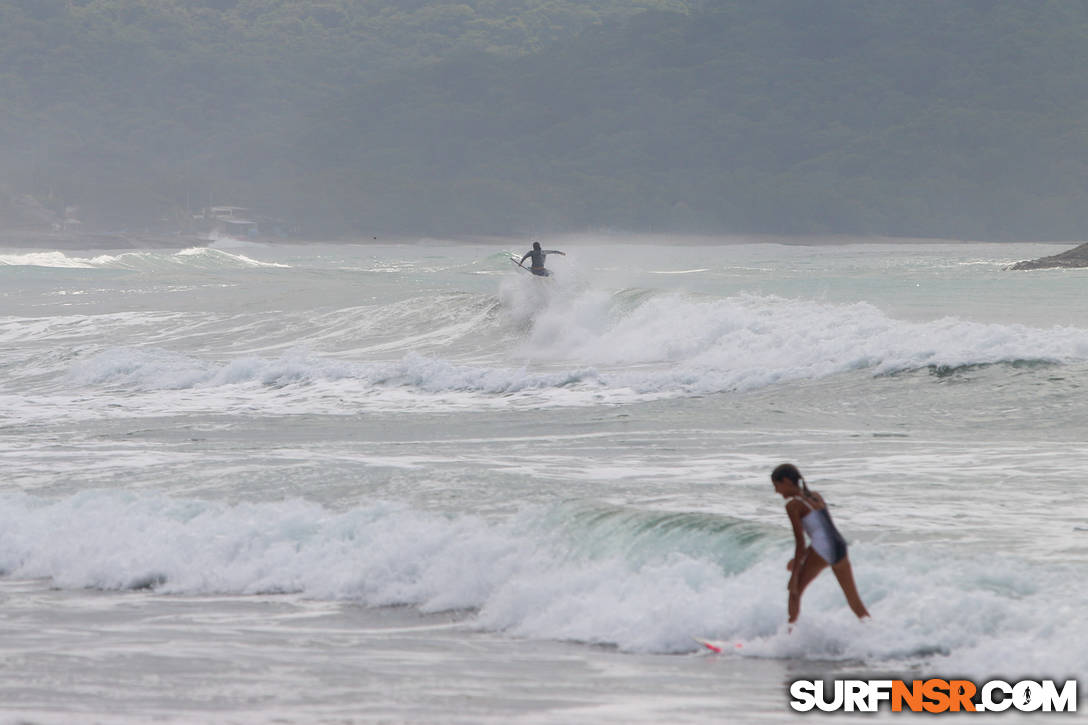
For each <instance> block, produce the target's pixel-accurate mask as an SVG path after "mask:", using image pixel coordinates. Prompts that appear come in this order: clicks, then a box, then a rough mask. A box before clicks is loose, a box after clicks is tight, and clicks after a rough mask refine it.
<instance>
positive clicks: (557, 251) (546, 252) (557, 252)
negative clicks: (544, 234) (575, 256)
mask: <svg viewBox="0 0 1088 725" xmlns="http://www.w3.org/2000/svg"><path fill="white" fill-rule="evenodd" d="M544 254H561V255H563V256H564V257H565V256H567V255H566V252H560V251H559V250H558V249H545V250H544Z"/></svg>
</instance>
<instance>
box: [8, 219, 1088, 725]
mask: <svg viewBox="0 0 1088 725" xmlns="http://www.w3.org/2000/svg"><path fill="white" fill-rule="evenodd" d="M666 242H670V243H666ZM515 245H516V246H515ZM545 246H546V247H551V248H559V249H562V250H564V251H565V252H566V254H567V256H566V257H558V256H551V257H549V259H548V264H549V267H551V268H552V269H553V270H554V272H555V274H554V276H553V277H551V278H549V279H538V278H534V277H532V276H530V275H528V274H526V273H524V272H522V271H521V270H518V269H517V268H516V267H514V266H513V265H512V264H511V263H510V262H509V260H508V258H509V255H510V253H517V254H519V255H520V254H521V253H522V252H523V251H524V250H523V249H522V248H521V244H520V242H513V241H511V242H509V243H506V244H503V243H502V242H496V243H489V244H482V243H481V244H468V243H450V242H444V241H441V240H421V241H420V242H418V243H404V244H389V245H377V244H366V245H362V244H359V245H352V244H343V245H261V244H249V243H242V242H233V241H231V240H221V241H220V242H218V243H215V244H213V245H212V246H210V247H207V248H194V249H186V250H181V251H178V250H153V251H126V252H118V251H108V250H103V251H88V252H73V251H65V252H60V251H49V250H27V249H22V250H19V249H14V250H10V249H9V250H4V251H0V461H2V462H3V471H4V475H3V476H2V477H0V722H9V721H10V722H34V723H68V722H103V723H114V722H118V723H142V722H149V721H155V722H179V723H180V722H186V723H188V722H194V723H196V722H231V723H264V722H285V723H310V722H336V723H344V722H358V723H368V722H420V723H438V722H440V723H477V722H480V723H500V722H515V721H516V722H527V723H545V724H557V723H578V722H592V723H602V722H615V723H628V722H647V723H649V722H655V723H656V722H675V723H694V722H706V721H708V720H709V721H711V722H715V721H733V722H786V721H793V720H794V719H795V718H796V717H797V716H796V715H795V714H793V713H792V712H791V711H790V709H789V707H788V704H787V703H788V696H787V688H788V684H789V682H790V681H792V680H794V679H797V678H801V677H812V676H819V677H827V678H834V677H847V676H851V677H878V676H887V675H897V676H902V677H904V678H911V679H913V678H922V679H925V678H928V677H950V676H955V677H969V678H971V679H974V680H976V681H983V680H987V679H991V678H994V677H1000V678H1003V679H1007V680H1016V679H1026V678H1030V679H1044V678H1053V679H1059V680H1067V679H1074V678H1077V679H1079V681H1080V692H1081V696H1082V698H1083V696H1084V692H1085V691H1086V690H1088V681H1086V679H1085V673H1086V672H1088V614H1086V610H1085V603H1086V602H1088V579H1086V577H1085V572H1086V571H1088V500H1086V497H1085V495H1084V492H1083V484H1084V475H1085V471H1086V470H1088V445H1086V444H1085V440H1088V395H1086V393H1088V294H1085V290H1086V285H1088V270H1085V271H1079V270H1052V271H1033V272H1015V273H1014V272H1009V271H1005V270H1004V269H1003V268H1004V267H1005V266H1006V265H1008V264H1010V263H1012V262H1015V261H1018V260H1020V259H1028V258H1033V257H1037V256H1043V255H1047V254H1053V253H1055V252H1056V251H1058V250H1059V248H1056V247H1055V246H1053V245H1041V244H1000V245H998V244H983V243H954V244H953V243H917V244H907V243H873V244H852V245H838V246H836V245H827V244H816V245H803V244H773V243H752V244H743V243H732V244H720V245H714V244H691V243H685V240H683V239H676V240H664V239H659V240H657V241H656V243H640V244H630V243H624V240H623V239H622V238H620V237H616V238H612V239H611V240H601V239H595V238H590V237H581V238H579V237H568V238H565V239H558V240H547V241H546V242H545ZM782 461H792V462H795V463H796V464H797V465H798V466H799V467H800V468H801V470H802V471H803V472H804V473H805V476H806V478H807V479H808V481H809V482H810V484H811V485H812V487H813V488H815V489H817V490H819V491H820V492H821V493H822V494H823V495H824V497H825V498H826V499H827V500H828V501H829V502H830V504H831V506H832V511H833V513H834V516H835V519H836V522H837V524H838V526H839V528H840V529H841V530H842V531H843V533H844V535H845V536H846V538H847V539H848V541H849V542H850V556H851V560H852V562H853V567H854V573H855V577H856V579H857V583H858V588H859V590H860V592H861V595H862V598H863V599H864V600H865V602H866V604H867V606H868V608H869V610H870V612H871V613H872V615H873V617H872V620H871V621H868V622H865V623H860V622H858V621H857V620H856V619H855V618H854V617H853V615H852V614H851V613H850V611H849V609H848V608H847V607H846V604H845V601H844V599H843V596H842V594H841V592H840V590H839V588H838V586H837V584H836V582H835V580H834V577H833V576H831V575H830V573H825V574H823V575H821V576H820V577H819V578H818V579H817V580H816V582H815V583H814V584H813V585H812V586H811V587H810V589H809V590H808V592H806V594H805V597H804V601H803V607H802V615H801V620H800V622H799V624H798V626H797V627H796V628H794V629H793V630H792V631H790V630H789V628H788V627H787V626H786V622H785V620H786V611H785V609H786V581H787V575H788V573H787V571H786V569H785V563H786V561H787V560H788V559H789V558H790V556H791V555H792V535H791V532H790V528H789V523H788V520H787V518H786V516H785V514H784V511H783V506H782V501H781V499H780V498H778V497H776V496H775V495H774V493H773V491H772V489H771V486H770V483H769V480H768V473H769V472H770V470H771V468H773V467H774V466H775V465H776V464H778V463H780V462H782ZM693 636H701V637H709V638H714V639H724V640H728V641H731V642H735V643H737V644H739V645H741V646H740V647H736V648H734V649H733V650H732V651H730V652H729V653H727V654H724V655H721V656H714V655H710V654H704V653H703V652H699V651H698V650H697V646H696V645H695V643H694V642H693V640H692V637H693ZM1084 707H1085V704H1084V701H1083V699H1082V701H1081V709H1082V711H1083V709H1084ZM857 717H858V716H857V715H854V716H846V715H843V716H842V720H843V721H851V720H856V718H857ZM883 717H886V718H888V719H897V718H903V717H907V718H908V719H910V718H909V716H906V715H892V714H890V713H884V716H883ZM1017 717H1020V716H1016V715H1005V716H1003V717H1002V718H998V720H999V721H1001V722H1006V723H1008V722H1014V721H1018V720H1016V718H1017ZM878 719H880V718H878ZM984 720H985V718H984V717H983V718H981V719H980V718H978V717H976V718H975V720H974V722H980V721H984Z"/></svg>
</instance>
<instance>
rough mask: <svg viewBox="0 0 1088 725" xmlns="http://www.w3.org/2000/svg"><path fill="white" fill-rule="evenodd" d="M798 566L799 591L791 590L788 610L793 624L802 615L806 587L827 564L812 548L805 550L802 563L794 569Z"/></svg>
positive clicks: (795, 564)
mask: <svg viewBox="0 0 1088 725" xmlns="http://www.w3.org/2000/svg"><path fill="white" fill-rule="evenodd" d="M797 566H800V567H801V573H800V574H798V575H797V589H796V590H790V599H789V606H788V608H787V609H788V611H789V615H790V623H791V624H792V623H793V622H796V621H797V615H799V614H800V613H801V595H802V594H804V593H805V587H807V586H808V585H809V584H811V583H812V580H813V579H815V578H816V575H817V574H819V573H820V572H821V571H823V570H824V567H825V566H827V562H826V561H824V558H823V557H822V556H820V555H819V554H817V553H816V552H815V551H813V550H812V547H811V546H810V547H808V549H806V550H805V555H804V557H802V560H801V563H800V564H797V563H794V567H795V568H796V567H797Z"/></svg>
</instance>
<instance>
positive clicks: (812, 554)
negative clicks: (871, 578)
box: [771, 463, 869, 623]
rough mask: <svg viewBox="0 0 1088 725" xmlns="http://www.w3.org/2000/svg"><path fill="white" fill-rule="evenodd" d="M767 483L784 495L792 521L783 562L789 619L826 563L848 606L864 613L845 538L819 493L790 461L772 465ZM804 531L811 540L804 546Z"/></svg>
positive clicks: (799, 608)
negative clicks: (788, 554) (789, 554)
mask: <svg viewBox="0 0 1088 725" xmlns="http://www.w3.org/2000/svg"><path fill="white" fill-rule="evenodd" d="M771 483H773V484H774V490H775V493H777V494H778V495H780V496H781V497H782V498H784V499H786V513H787V514H788V515H789V517H790V523H791V524H793V537H794V541H795V542H796V546H795V548H794V555H793V558H792V559H790V563H789V564H787V565H786V568H787V569H789V570H790V572H792V573H791V574H790V583H789V591H790V598H789V615H790V623H793V622H796V621H797V615H798V614H800V613H801V595H802V594H803V593H804V591H805V587H807V586H808V585H809V584H811V583H812V580H813V579H815V578H816V575H817V574H819V573H820V572H821V571H823V569H824V567H825V566H828V565H830V566H831V571H832V572H834V574H835V578H836V579H838V580H839V586H841V587H842V593H843V594H845V595H846V601H847V602H848V603H849V604H850V609H852V610H854V614H856V615H858V618H859V619H862V618H864V617H868V616H869V612H868V610H866V609H865V605H864V604H862V602H861V597H860V596H858V588H857V585H855V584H854V570H853V569H851V568H850V558H849V557H848V556H847V555H846V541H845V540H844V539H843V538H842V534H840V533H839V531H838V529H836V528H835V524H833V523H832V522H831V514H830V513H828V510H827V504H826V503H824V499H823V497H822V496H820V494H818V493H816V492H815V491H810V490H809V488H808V484H807V483H805V478H804V476H802V475H801V472H800V471H799V470H797V466H795V465H793V464H792V463H783V464H782V465H780V466H778V467H777V468H775V469H774V471H772V472H771ZM806 533H807V534H808V538H809V540H810V541H811V543H810V544H809V545H808V546H807V547H806V546H805V534H806Z"/></svg>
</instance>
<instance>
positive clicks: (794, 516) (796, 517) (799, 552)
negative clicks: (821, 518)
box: [786, 502, 805, 592]
mask: <svg viewBox="0 0 1088 725" xmlns="http://www.w3.org/2000/svg"><path fill="white" fill-rule="evenodd" d="M803 508H804V506H803V505H802V504H800V503H796V502H791V503H790V504H787V506H786V513H787V514H789V517H790V525H791V526H792V527H793V558H792V559H790V563H789V564H787V565H786V568H787V569H789V570H790V572H791V573H790V581H789V584H788V585H787V586H788V588H789V590H790V591H791V592H792V591H793V590H794V589H796V588H797V580H798V578H799V577H800V575H801V561H802V557H803V556H804V554H805V527H804V526H802V525H801V516H802V514H801V511H800V509H803Z"/></svg>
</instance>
